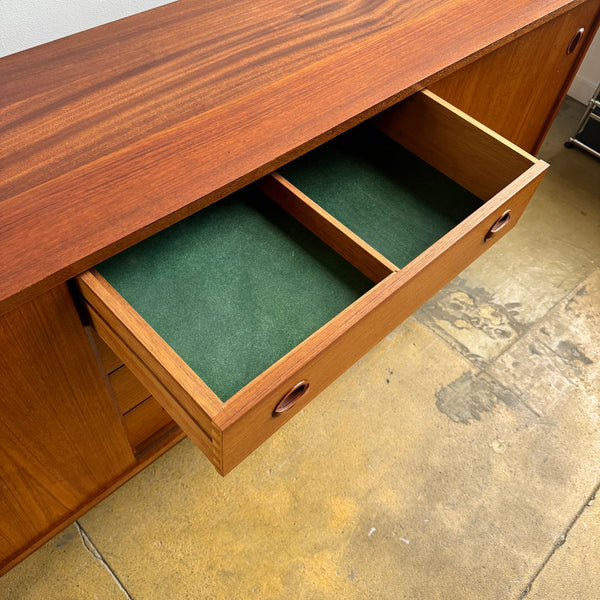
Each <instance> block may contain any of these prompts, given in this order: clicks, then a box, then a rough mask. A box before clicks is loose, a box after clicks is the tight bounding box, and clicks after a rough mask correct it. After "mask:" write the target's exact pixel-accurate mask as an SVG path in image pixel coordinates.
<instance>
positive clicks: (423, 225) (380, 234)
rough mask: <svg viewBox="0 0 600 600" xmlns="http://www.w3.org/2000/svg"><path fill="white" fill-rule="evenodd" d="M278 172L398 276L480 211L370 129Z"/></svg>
mask: <svg viewBox="0 0 600 600" xmlns="http://www.w3.org/2000/svg"><path fill="white" fill-rule="evenodd" d="M279 172H280V173H281V175H283V176H284V177H285V178H286V179H288V181H290V182H291V183H292V184H294V185H295V186H296V187H297V188H299V189H300V190H302V192H304V193H305V194H306V195H307V196H308V197H309V198H311V200H313V201H315V202H316V203H317V204H319V205H320V206H321V207H322V208H324V209H325V210H326V211H327V212H329V213H330V214H331V215H333V216H334V217H335V218H336V219H337V220H338V221H340V222H342V223H343V224H344V225H346V227H348V228H349V229H351V230H352V231H354V233H356V234H357V235H358V236H360V237H361V238H362V239H363V240H365V241H366V242H368V243H369V244H370V245H371V246H372V247H373V248H375V249H376V250H378V251H379V252H380V253H381V254H383V255H384V256H385V257H386V258H387V259H388V260H390V261H391V262H393V263H394V264H395V265H396V266H398V267H399V268H401V267H403V266H405V265H406V264H408V263H409V262H410V261H411V260H412V259H414V258H416V257H417V256H418V255H419V254H421V252H423V251H424V250H425V249H427V248H428V247H429V246H431V244H433V243H434V242H435V241H437V240H438V239H440V238H441V237H442V236H443V235H445V234H446V233H447V232H448V231H450V229H452V228H453V227H454V226H455V225H457V224H458V223H460V221H462V220H463V219H464V218H465V217H467V216H468V215H469V214H471V213H472V212H473V211H474V210H476V209H477V208H479V207H480V206H481V200H480V199H479V198H477V197H476V196H474V195H473V194H471V193H470V192H468V191H467V190H465V189H464V188H463V187H461V186H459V185H458V184H457V183H455V182H454V181H452V180H451V179H449V178H448V177H446V176H445V175H443V174H442V173H440V172H439V171H436V170H435V169H433V168H432V167H431V166H429V165H428V164H427V163H426V162H424V161H423V160H421V159H419V158H418V157H416V156H415V155H414V154H411V153H410V152H408V151H407V150H405V149H404V148H402V146H400V145H398V144H397V143H396V142H394V141H393V140H391V139H390V138H388V137H387V136H386V135H385V134H383V133H381V132H380V131H379V130H377V129H375V128H373V127H371V126H369V125H368V124H367V125H364V126H361V127H357V128H354V129H352V130H350V131H349V132H347V133H345V134H343V135H341V136H339V137H338V138H335V139H334V140H332V141H331V142H329V143H328V144H325V145H324V146H322V147H320V148H317V149H316V150H314V151H312V152H310V153H308V154H306V155H304V156H302V157H300V158H299V159H297V160H295V161H293V162H292V163H290V164H288V165H286V166H285V167H283V168H282V169H280V170H279Z"/></svg>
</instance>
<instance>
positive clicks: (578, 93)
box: [0, 0, 600, 104]
mask: <svg viewBox="0 0 600 600" xmlns="http://www.w3.org/2000/svg"><path fill="white" fill-rule="evenodd" d="M0 1H1V0H0ZM598 84H600V31H598V33H597V34H596V37H595V38H594V41H593V42H592V45H591V46H590V48H589V50H588V53H587V54H586V55H585V59H584V61H583V63H582V64H581V67H579V71H577V75H576V76H575V79H574V80H573V84H572V85H571V89H570V90H569V96H571V97H572V98H575V99H576V100H579V102H583V103H584V104H587V103H588V102H589V99H590V98H591V97H592V94H593V93H594V90H595V89H596V88H597V87H598Z"/></svg>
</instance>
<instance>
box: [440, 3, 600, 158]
mask: <svg viewBox="0 0 600 600" xmlns="http://www.w3.org/2000/svg"><path fill="white" fill-rule="evenodd" d="M598 6H599V4H598V2H597V1H596V0H588V1H587V2H584V3H583V4H580V5H579V6H577V7H576V8H574V9H573V10H570V11H569V12H566V13H564V14H563V15H561V16H560V17H557V18H555V19H553V20H551V21H549V22H548V23H545V24H544V25H542V26H541V27H538V28H537V29H535V30H534V31H532V32H530V33H528V34H526V35H524V36H522V37H520V38H518V39H516V40H514V41H512V42H510V43H509V44H507V45H505V46H502V47H501V48H499V49H498V50H496V51H494V52H491V53H490V54H487V55H486V56H484V57H483V58H481V59H479V60H476V61H475V62H473V63H471V64H469V65H468V66H466V67H463V68H462V69H460V70H458V71H456V72H455V73H453V74H452V75H449V76H448V77H446V78H444V79H442V80H440V81H438V82H437V83H435V84H434V85H432V86H430V89H431V90H432V91H433V92H435V93H436V94H438V95H439V96H441V97H442V98H444V99H445V100H447V101H448V102H451V103H452V104H453V105H454V106H456V107H457V108H460V109H461V110H463V111H464V112H466V113H467V114H469V115H471V116H472V117H474V118H475V119H477V120H478V121H479V122H480V123H483V124H484V125H487V126H488V127H490V128H491V129H493V130H494V131H496V132H497V133H499V134H500V135H502V136H503V137H505V138H507V139H509V140H510V141H511V142H514V143H515V144H517V145H518V146H519V147H520V148H523V149H524V150H526V151H527V152H531V153H532V154H535V153H536V152H537V151H538V150H539V147H540V146H541V144H542V142H543V140H544V137H545V136H546V133H547V132H548V129H549V127H550V125H551V123H552V121H553V119H554V117H555V116H556V112H557V111H558V108H559V107H560V104H561V102H562V101H563V99H564V97H565V95H566V93H567V91H568V89H569V86H570V84H571V81H572V80H573V77H574V76H575V74H576V72H577V69H578V67H579V65H580V63H581V61H582V60H583V56H584V54H585V51H586V50H587V48H588V46H589V44H590V42H591V41H592V38H593V37H594V33H595V31H596V29H597V27H598V19H599V18H600V11H599V8H598ZM581 29H583V30H584V31H583V32H581V33H579V32H580V30H581Z"/></svg>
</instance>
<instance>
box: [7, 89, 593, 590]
mask: <svg viewBox="0 0 600 600" xmlns="http://www.w3.org/2000/svg"><path fill="white" fill-rule="evenodd" d="M581 110H582V107H581V105H578V104H577V103H575V102H571V101H567V103H566V104H565V105H564V106H563V108H562V109H561V114H560V117H559V119H558V120H557V122H556V123H555V125H554V127H553V130H552V132H551V135H550V136H549V138H548V141H547V142H546V144H545V146H544V148H543V149H542V152H541V156H542V157H543V158H545V159H546V160H548V161H549V162H551V164H552V169H551V171H550V173H549V175H548V176H547V177H546V179H545V181H544V182H543V184H542V186H541V189H540V190H539V192H538V193H537V194H536V196H535V197H534V199H533V200H532V202H531V205H530V207H529V208H528V209H527V211H526V213H525V215H524V216H523V218H522V220H521V223H520V224H519V226H518V227H517V228H516V229H515V230H514V231H513V232H511V234H510V235H508V236H507V237H505V238H504V239H503V240H501V241H500V242H499V243H498V244H497V245H495V246H494V247H493V248H492V249H491V250H490V251H489V252H488V253H487V254H486V255H484V256H483V257H482V258H481V259H480V260H478V261H477V262H476V263H474V264H473V265H472V266H471V267H470V268H469V269H468V270H467V271H465V272H464V273H463V274H462V275H461V276H460V277H458V278H457V279H456V280H454V281H453V282H452V283H450V284H449V285H448V286H447V287H446V288H445V289H444V290H442V291H441V292H440V293H439V294H438V295H437V296H436V297H435V298H433V299H432V300H431V301H430V302H429V303H428V304H427V305H426V306H425V307H423V308H422V309H421V310H420V311H418V312H417V313H416V314H415V315H414V316H413V317H411V318H410V319H408V321H406V322H405V323H404V324H403V325H402V326H401V327H399V328H398V329H397V330H396V331H394V332H393V333H392V334H391V335H390V336H388V337H387V339H385V340H384V341H382V342H381V343H380V344H379V345H378V346H377V347H376V348H374V349H373V350H372V351H371V352H370V353H369V354H368V355H367V356H365V357H364V358H363V359H362V360H361V361H360V362H358V363H357V364H356V365H355V366H354V367H353V368H352V369H350V371H348V372H347V373H346V374H345V375H344V376H343V377H341V378H340V379H339V380H338V381H337V382H335V383H334V384H333V385H332V386H331V387H330V388H329V389H328V390H326V391H325V392H324V393H323V394H321V395H320V396H319V397H318V398H317V399H316V400H315V401H314V402H313V403H312V404H311V405H310V406H309V407H308V408H306V409H305V410H303V411H302V413H301V414H299V415H298V416H297V417H296V418H295V419H294V420H293V421H292V422H291V423H290V424H289V425H287V426H286V428H284V430H283V431H281V432H279V433H278V434H276V435H275V436H274V437H273V438H272V439H271V440H270V441H268V442H267V443H266V444H264V445H263V447H261V448H260V449H259V450H258V451H257V452H255V454H254V455H253V456H251V457H250V458H249V459H248V460H246V461H245V463H243V464H242V465H241V466H240V467H238V468H237V469H235V470H234V471H233V472H232V473H231V474H230V475H228V476H227V477H226V478H225V479H222V478H220V477H219V476H218V475H217V474H216V473H215V471H214V470H213V469H212V467H211V466H210V465H209V463H208V461H207V460H205V459H204V458H203V456H202V455H201V453H200V452H199V451H197V450H196V449H195V448H194V447H193V445H192V444H191V443H190V442H189V441H188V440H184V441H183V442H182V443H180V444H179V445H178V446H177V447H175V448H174V449H173V450H171V451H170V452H168V453H167V454H166V455H165V456H163V457H162V458H160V459H159V460H158V461H156V462H155V463H154V464H152V465H151V466H150V467H149V468H147V469H146V470H145V471H144V472H142V473H141V474H139V475H138V476H136V477H135V478H134V479H133V480H131V481H130V482H128V483H127V484H126V485H124V486H123V487H122V488H120V489H119V490H118V491H117V492H115V493H114V494H112V496H110V497H109V498H108V499H107V500H106V501H104V502H102V503H101V504H100V505H99V506H97V507H96V508H95V509H93V510H92V511H91V512H89V513H88V514H87V515H85V516H84V517H83V518H81V519H80V521H79V525H80V527H81V529H78V528H77V527H76V526H75V525H74V526H72V527H70V528H68V529H67V530H66V531H64V532H63V533H62V534H60V535H58V536H56V537H55V538H54V539H53V540H51V541H50V542H49V543H47V544H46V545H45V546H44V547H42V548H41V549H40V550H38V551H37V552H36V553H35V554H33V555H32V556H31V557H29V558H28V559H27V560H25V561H24V562H23V563H21V564H20V565H18V566H17V567H16V568H15V569H13V570H12V571H11V572H10V573H8V574H7V575H6V576H5V577H3V578H2V580H0V597H1V598H7V599H8V598H10V599H23V600H25V599H36V600H37V599H41V598H44V599H45V600H53V599H61V600H65V599H79V598H81V599H86V600H88V599H92V598H99V599H103V600H112V599H123V598H127V597H128V595H129V597H131V598H134V599H135V600H163V599H164V600H167V599H168V600H171V599H174V598H177V599H188V598H189V599H192V598H193V599H197V598H198V599H204V598H210V599H215V600H216V599H221V598H223V599H228V600H232V599H233V600H235V599H240V600H245V599H248V598H257V599H286V600H289V599H290V598H294V599H297V600H302V599H306V600H309V599H316V600H327V599H339V598H344V599H346V600H353V599H361V600H362V599H365V598H378V599H393V600H400V599H404V598H405V599H418V598H424V599H427V600H433V599H438V598H440V599H441V598H444V599H471V598H476V599H478V600H480V599H482V598H491V599H500V598H510V599H518V598H525V597H527V599H528V600H529V599H535V600H541V599H544V600H554V599H556V600H558V599H560V600H565V599H570V598H573V599H577V600H586V599H594V598H600V591H599V590H600V569H598V567H597V555H598V553H599V552H600V504H599V503H594V496H595V494H596V491H597V489H598V486H599V484H600V406H599V400H600V399H599V390H600V367H599V365H600V341H599V340H600V337H599V334H600V268H599V267H600V161H598V160H596V159H594V158H592V157H590V156H588V155H585V154H583V153H581V152H579V151H577V150H566V149H564V148H563V146H562V142H563V141H564V140H565V139H567V137H568V135H569V134H570V133H571V129H572V127H573V123H574V122H576V120H577V119H578V117H579V115H580V114H581ZM82 535H83V536H87V538H88V539H87V541H86V543H85V544H84V542H83V539H82ZM117 579H118V581H119V582H120V585H119V584H118V583H117ZM120 586H122V587H120Z"/></svg>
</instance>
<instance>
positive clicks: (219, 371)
mask: <svg viewBox="0 0 600 600" xmlns="http://www.w3.org/2000/svg"><path fill="white" fill-rule="evenodd" d="M97 269H98V271H99V272H100V273H101V274H102V275H103V276H104V277H105V278H106V279H107V281H108V282H109V283H110V284H111V285H112V286H113V287H114V288H115V289H116V290H117V291H118V292H119V293H120V294H121V295H122V296H123V297H124V298H125V300H127V301H128V302H129V304H131V305H132V306H133V308H134V309H135V310H136V311H137V312H138V313H139V314H140V315H141V316H142V317H143V318H144V319H145V320H146V321H147V322H148V323H149V324H150V326H151V327H153V328H154V329H155V330H156V331H157V332H158V333H159V334H160V335H161V336H162V337H163V339H165V341H166V342H167V343H168V344H169V345H170V346H171V347H172V348H173V349H174V350H175V352H177V353H178V354H179V355H180V356H181V357H182V358H183V360H185V361H186V363H187V364H188V365H189V366H190V367H191V368H192V369H193V370H194V371H195V372H196V373H197V374H198V375H199V376H200V377H201V378H202V379H203V380H204V382H205V383H206V384H207V385H208V386H209V387H210V388H211V389H212V390H213V392H214V393H215V394H216V395H217V396H218V397H219V398H220V399H221V400H223V401H226V400H227V399H228V398H230V397H231V396H232V395H233V394H234V393H235V392H237V391H239V390H240V389H241V388H242V387H243V386H244V385H245V384H247V383H248V382H250V381H251V380H252V379H254V378H255V377H256V376H257V375H259V374H260V373H261V372H262V371H264V370H265V369H266V368H268V367H269V366H271V365H272V364H273V363H274V362H276V361H277V360H278V359H279V358H281V357H282V356H284V355H285V354H286V353H287V352H289V351H290V350H291V349H292V348H294V347H295V346H297V345H298V344H299V343H300V342H301V341H303V340H304V339H305V338H307V337H308V336H309V335H310V334H312V333H313V332H315V331H316V330H317V329H318V328H319V327H321V326H322V325H324V324H325V323H327V322H328V321H329V320H331V319H332V318H333V317H334V316H335V315H336V314H338V313H339V312H341V311H342V310H343V309H344V308H346V307H347V306H349V305H350V304H351V303H352V302H354V300H356V299H357V298H359V297H360V296H362V295H363V294H364V293H365V292H366V291H367V290H368V289H369V288H370V287H372V285H373V284H372V282H371V281H369V280H368V279H367V278H366V277H365V276H364V275H363V274H362V273H360V272H359V271H357V270H356V269H355V268H354V267H353V266H352V265H350V264H349V263H347V262H346V261H345V260H344V259H342V258H341V257H340V256H339V255H338V254H336V253H335V252H334V251H333V250H331V248H329V246H327V245H326V244H324V243H323V242H321V240H319V239H318V238H317V237H316V236H314V235H313V234H312V233H311V232H310V231H308V230H307V229H305V228H304V227H303V226H302V225H300V224H299V223H298V222H297V221H295V220H294V219H293V218H292V217H290V216H289V215H288V214H287V213H286V212H285V211H283V210H282V209H280V208H279V207H278V206H277V205H275V204H274V203H273V202H271V201H270V200H269V199H268V198H267V197H266V196H264V195H263V194H262V193H261V192H259V191H258V190H255V189H254V188H249V189H246V190H242V191H241V192H238V193H237V194H234V195H232V196H230V197H229V198H226V199H224V200H222V201H220V202H218V203H217V204H214V205H212V206H210V207H208V208H206V209H204V210H202V211H201V212H199V213H197V214H195V215H193V216H191V217H189V218H187V219H185V220H184V221H182V222H180V223H178V224H176V225H174V226H172V227H170V228H168V229H166V230H165V231H162V232H161V233H159V234H157V235H155V236H153V237H151V238H149V239H147V240H145V241H143V242H141V243H139V244H137V245H136V246H134V247H132V248H130V249H128V250H126V251H124V252H122V253H120V254H118V255H117V256H114V257H113V258H111V259H109V260H107V261H105V262H103V263H101V264H100V265H98V266H97Z"/></svg>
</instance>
